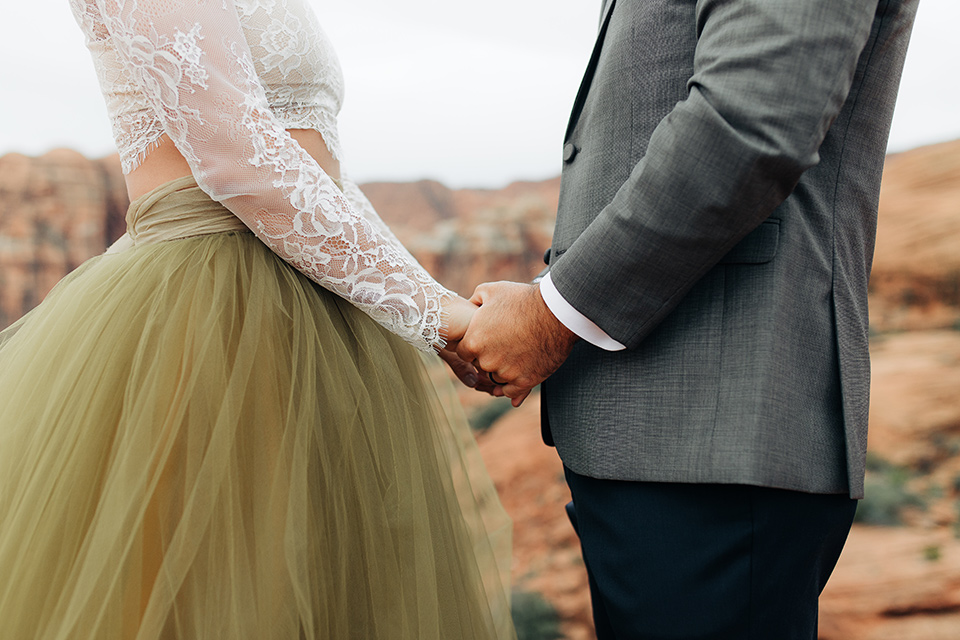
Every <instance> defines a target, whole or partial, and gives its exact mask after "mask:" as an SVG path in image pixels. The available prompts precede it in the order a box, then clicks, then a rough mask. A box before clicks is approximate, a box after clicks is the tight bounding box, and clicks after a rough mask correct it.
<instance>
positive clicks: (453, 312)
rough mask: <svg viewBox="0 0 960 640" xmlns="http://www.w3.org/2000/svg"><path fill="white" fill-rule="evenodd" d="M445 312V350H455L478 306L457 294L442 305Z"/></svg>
mask: <svg viewBox="0 0 960 640" xmlns="http://www.w3.org/2000/svg"><path fill="white" fill-rule="evenodd" d="M444 307H445V311H446V312H447V346H446V347H444V348H445V349H446V350H447V351H456V350H457V345H458V344H460V341H461V340H462V339H463V336H464V335H465V334H466V333H467V327H468V326H470V320H471V319H473V314H475V313H476V312H477V309H479V308H480V307H479V306H477V305H475V304H473V303H472V302H470V301H469V300H467V299H466V298H462V297H460V296H457V297H455V298H453V299H452V300H450V301H449V302H448V303H446V304H445V305H444Z"/></svg>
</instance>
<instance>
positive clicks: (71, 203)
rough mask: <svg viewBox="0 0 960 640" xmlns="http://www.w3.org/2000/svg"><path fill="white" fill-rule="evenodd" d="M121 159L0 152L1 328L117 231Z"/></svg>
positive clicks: (122, 200)
mask: <svg viewBox="0 0 960 640" xmlns="http://www.w3.org/2000/svg"><path fill="white" fill-rule="evenodd" d="M126 207H127V196H126V191H125V189H124V187H123V184H122V178H121V175H120V164H119V160H117V159H116V157H114V158H107V159H104V160H96V161H93V160H88V159H87V158H85V157H83V156H82V155H80V154H79V153H77V152H75V151H68V150H63V149H61V150H56V151H51V152H50V153H47V154H46V155H44V156H42V157H40V158H28V157H26V156H22V155H19V154H8V155H5V156H3V157H2V158H0V327H5V326H7V325H8V324H10V323H11V322H13V321H14V320H16V319H17V318H19V317H20V316H21V315H22V314H23V313H25V312H26V311H28V310H30V309H31V308H33V307H34V306H36V304H37V303H38V302H40V300H42V299H43V297H44V296H45V295H46V294H47V292H48V291H49V290H50V289H51V288H52V287H53V285H55V284H56V283H57V281H58V280H60V278H62V277H63V276H64V275H66V274H67V273H68V272H69V271H71V270H73V269H74V268H76V267H77V266H78V265H79V264H80V263H81V262H83V261H84V260H86V259H87V258H89V257H91V256H94V255H97V254H98V253H102V252H103V250H104V249H105V248H106V246H107V244H108V243H109V242H110V241H112V240H114V239H116V238H117V237H119V236H120V235H121V234H122V233H123V228H124V223H123V216H124V213H125V212H126Z"/></svg>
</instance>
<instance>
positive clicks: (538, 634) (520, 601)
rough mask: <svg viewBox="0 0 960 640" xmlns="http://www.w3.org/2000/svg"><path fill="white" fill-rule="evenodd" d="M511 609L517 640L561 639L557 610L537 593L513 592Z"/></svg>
mask: <svg viewBox="0 0 960 640" xmlns="http://www.w3.org/2000/svg"><path fill="white" fill-rule="evenodd" d="M511 609H512V611H513V625H514V627H516V629H517V640H559V638H562V637H563V634H562V633H560V616H559V615H557V610H556V609H554V608H553V605H552V604H550V603H549V602H547V600H546V599H545V598H544V597H543V596H542V595H540V594H539V593H535V592H532V591H517V592H514V594H513V598H512V602H511Z"/></svg>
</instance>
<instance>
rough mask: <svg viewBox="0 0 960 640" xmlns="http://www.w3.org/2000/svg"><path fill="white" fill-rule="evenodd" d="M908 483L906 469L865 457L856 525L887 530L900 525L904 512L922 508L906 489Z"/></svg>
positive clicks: (874, 457) (873, 457)
mask: <svg viewBox="0 0 960 640" xmlns="http://www.w3.org/2000/svg"><path fill="white" fill-rule="evenodd" d="M909 479H910V472H909V470H908V469H906V468H904V467H899V466H896V465H894V464H892V463H890V462H887V461H886V460H883V459H882V458H878V457H876V456H868V457H867V477H866V481H865V483H866V484H865V490H864V491H865V495H864V499H863V500H861V501H860V504H859V505H858V507H857V515H856V517H855V518H854V520H855V522H859V523H862V524H872V525H881V526H887V527H892V526H898V525H901V524H903V512H904V510H905V509H907V508H910V507H918V508H923V507H924V506H925V504H924V501H923V499H922V498H921V497H920V496H918V495H916V494H914V493H913V492H911V491H910V489H909V488H908V487H907V481H908V480H909Z"/></svg>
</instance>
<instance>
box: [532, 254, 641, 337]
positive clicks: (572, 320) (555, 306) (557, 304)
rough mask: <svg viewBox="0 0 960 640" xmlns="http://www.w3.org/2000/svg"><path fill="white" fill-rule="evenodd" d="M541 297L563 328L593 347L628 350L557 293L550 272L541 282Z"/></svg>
mask: <svg viewBox="0 0 960 640" xmlns="http://www.w3.org/2000/svg"><path fill="white" fill-rule="evenodd" d="M540 295H541V296H542V297H543V301H544V302H545V303H546V304H547V308H548V309H550V312H551V313H553V315H555V316H556V317H557V320H559V321H560V322H561V323H563V326H565V327H566V328H567V329H570V331H573V332H574V333H575V334H577V335H578V336H580V337H581V338H583V339H584V340H586V341H587V342H589V343H590V344H592V345H593V346H595V347H600V348H601V349H604V350H605V351H622V350H623V349H626V347H625V346H623V345H622V344H620V343H619V342H617V341H616V340H614V339H613V338H611V337H610V336H608V335H607V332H606V331H604V330H603V329H601V328H600V327H598V326H597V325H596V323H594V322H593V321H592V320H591V319H590V318H588V317H587V316H585V315H583V314H582V313H580V312H579V311H577V310H576V309H574V308H573V306H572V305H571V304H570V303H569V302H567V301H566V300H565V299H564V297H563V296H562V295H560V292H559V291H557V287H556V285H554V284H553V280H552V279H551V278H550V273H549V272H547V275H545V276H544V277H543V280H541V281H540Z"/></svg>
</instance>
